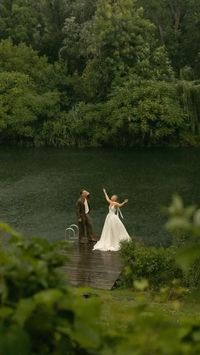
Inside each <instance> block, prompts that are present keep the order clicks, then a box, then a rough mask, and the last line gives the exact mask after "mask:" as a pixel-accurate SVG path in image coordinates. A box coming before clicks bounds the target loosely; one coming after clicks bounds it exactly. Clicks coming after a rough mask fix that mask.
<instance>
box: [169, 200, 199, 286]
mask: <svg viewBox="0 0 200 355" xmlns="http://www.w3.org/2000/svg"><path fill="white" fill-rule="evenodd" d="M168 213H169V215H170V220H169V221H168V223H167V224H166V227H167V229H168V230H169V231H170V232H171V233H173V237H174V246H175V250H176V255H177V260H178V262H179V264H180V266H181V267H182V268H183V270H184V282H185V284H186V285H187V286H188V287H191V288H200V210H199V209H196V207H195V206H189V207H184V203H183V201H182V200H181V198H180V197H179V196H174V198H173V201H172V204H171V206H170V207H169V208H168Z"/></svg>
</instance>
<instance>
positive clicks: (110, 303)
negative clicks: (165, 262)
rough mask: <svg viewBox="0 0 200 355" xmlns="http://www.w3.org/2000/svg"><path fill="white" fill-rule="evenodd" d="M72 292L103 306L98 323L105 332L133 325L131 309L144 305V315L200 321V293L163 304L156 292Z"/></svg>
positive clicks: (78, 289)
mask: <svg viewBox="0 0 200 355" xmlns="http://www.w3.org/2000/svg"><path fill="white" fill-rule="evenodd" d="M73 293H74V294H75V295H76V296H78V297H80V298H82V302H85V303H88V302H90V300H91V299H94V298H96V299H98V300H99V302H100V303H101V305H102V309H101V316H100V319H99V322H100V323H101V324H102V325H103V328H104V329H105V330H106V329H107V330H110V329H111V328H112V330H114V331H120V330H122V329H123V328H126V327H127V326H128V325H129V323H131V322H133V320H134V318H133V309H134V308H137V307H141V309H142V311H143V310H144V308H143V306H144V305H146V306H147V308H146V310H145V314H149V316H151V315H152V314H156V313H161V314H162V315H163V316H165V315H166V316H169V317H170V318H171V319H172V320H173V321H174V320H175V321H177V322H182V321H184V320H185V319H187V321H188V320H189V321H190V320H191V321H194V320H196V321H200V303H199V301H198V299H199V294H188V295H187V296H185V297H184V298H182V299H181V300H179V301H177V300H173V301H171V300H168V301H162V297H161V296H160V295H159V294H158V293H152V292H138V291H132V290H130V289H123V290H122V289H121V290H113V291H105V290H97V289H90V288H73Z"/></svg>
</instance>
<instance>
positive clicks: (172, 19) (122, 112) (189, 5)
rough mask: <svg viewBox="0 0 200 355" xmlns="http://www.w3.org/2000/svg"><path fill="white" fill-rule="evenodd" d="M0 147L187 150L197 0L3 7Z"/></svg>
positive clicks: (198, 120) (4, 2)
mask: <svg viewBox="0 0 200 355" xmlns="http://www.w3.org/2000/svg"><path fill="white" fill-rule="evenodd" d="M0 95H1V97H0V143H1V144H28V145H34V146H40V145H53V146H78V147H84V146H122V147H123V146H126V147H131V146H136V145H137V146H154V145H173V146H195V145H198V144H199V141H200V140H199V138H200V105H199V103H200V2H199V0H138V1H135V0H1V1H0Z"/></svg>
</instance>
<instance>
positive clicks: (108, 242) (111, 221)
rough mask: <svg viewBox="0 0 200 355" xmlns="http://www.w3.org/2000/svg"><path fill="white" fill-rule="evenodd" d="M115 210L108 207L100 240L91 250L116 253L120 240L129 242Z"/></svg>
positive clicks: (112, 207) (128, 237)
mask: <svg viewBox="0 0 200 355" xmlns="http://www.w3.org/2000/svg"><path fill="white" fill-rule="evenodd" d="M116 213H117V209H116V208H115V207H114V206H111V207H109V213H108V214H107V216H106V220H105V223H104V226H103V230H102V233H101V238H100V240H99V241H98V242H97V243H96V244H95V246H94V248H93V250H102V251H118V250H119V249H120V242H121V241H122V240H127V241H128V240H130V239H131V238H130V236H129V235H128V233H127V231H126V228H125V227H124V225H123V223H122V221H121V220H120V218H119V217H118V213H117V214H116Z"/></svg>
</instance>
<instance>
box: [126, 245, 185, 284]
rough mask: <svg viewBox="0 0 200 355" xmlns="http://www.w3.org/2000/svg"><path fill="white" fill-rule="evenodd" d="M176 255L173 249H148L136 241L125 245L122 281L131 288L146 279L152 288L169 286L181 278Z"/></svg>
mask: <svg viewBox="0 0 200 355" xmlns="http://www.w3.org/2000/svg"><path fill="white" fill-rule="evenodd" d="M175 255H176V253H175V251H174V249H173V248H166V249H165V248H155V247H148V246H144V245H142V244H140V243H137V242H135V241H132V242H129V243H127V242H126V243H123V244H122V248H121V256H122V259H123V264H124V272H123V276H122V279H123V281H124V283H125V285H127V286H129V287H130V286H133V284H134V282H135V281H137V280H143V279H146V280H148V282H149V286H150V288H153V289H159V288H160V287H161V286H166V285H169V284H170V283H171V281H172V280H174V279H178V278H181V276H182V275H181V270H180V268H178V266H177V265H176V261H175ZM136 286H137V285H136Z"/></svg>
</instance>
